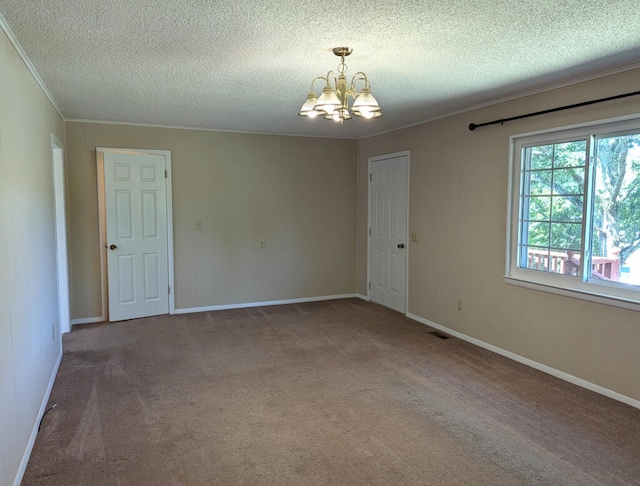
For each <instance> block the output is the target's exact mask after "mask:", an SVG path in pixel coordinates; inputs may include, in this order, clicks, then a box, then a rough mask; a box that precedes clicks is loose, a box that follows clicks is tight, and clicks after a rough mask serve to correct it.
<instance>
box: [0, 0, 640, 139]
mask: <svg viewBox="0 0 640 486" xmlns="http://www.w3.org/2000/svg"><path fill="white" fill-rule="evenodd" d="M0 14H2V16H4V18H5V19H6V22H7V23H8V25H9V27H10V28H11V30H12V31H13V33H14V35H15V37H16V38H17V39H18V41H19V43H20V44H21V45H22V47H23V49H24V51H25V52H26V54H27V56H28V57H29V59H30V60H31V62H32V63H33V65H34V66H35V68H36V70H37V72H38V73H39V74H40V76H41V78H42V80H43V81H44V83H45V85H46V86H47V88H48V89H49V91H50V92H51V94H52V96H53V98H54V99H55V101H56V102H57V104H58V106H59V107H60V109H61V110H62V113H63V114H64V116H65V117H66V118H67V119H86V120H104V121H118V122H130V123H144V124H158V125H167V126H181V127H197V128H210V129H219V130H239V131H248V132H264V133H280V134H296V135H319V136H332V137H359V136H365V135H369V134H373V133H380V132H384V131H388V130H392V129H395V128H399V127H402V126H407V125H411V124H415V123H418V122H420V121H424V120H427V119H431V118H435V117H438V116H441V115H444V114H447V113H452V112H456V111H460V110H463V109H466V108H469V107H473V106H477V105H481V104H485V103H488V102H491V101H495V100H499V99H504V98H506V97H511V96H514V95H518V94H521V93H525V92H529V91H532V90H538V89H541V88H544V87H548V86H551V85H557V84H559V83H564V82H567V81H571V80H576V79H579V78H584V77H586V76H591V75H594V74H597V73H602V72H605V71H610V70H615V69H619V68H622V67H628V66H632V65H638V64H640V8H639V4H638V0H562V1H557V0H441V1H435V0H403V1H401V0H385V1H381V0H353V1H350V2H343V1H340V2H338V1H335V0H327V1H325V2H317V1H310V0H279V1H278V0H209V1H205V0H47V1H36V0H0ZM336 46H349V47H351V48H353V54H352V55H351V56H350V57H348V58H347V61H346V62H347V65H348V67H349V69H348V71H347V75H353V74H355V73H356V72H357V71H364V72H365V73H366V74H367V76H368V77H369V81H370V82H371V87H372V93H373V95H374V96H375V97H376V98H377V99H378V102H379V103H380V105H381V106H382V109H383V114H384V116H383V117H382V118H379V119H374V120H364V119H360V118H355V117H354V118H353V119H351V120H348V121H346V122H345V123H344V125H342V126H341V125H339V124H337V123H335V122H330V121H327V120H324V119H314V120H311V119H307V118H303V117H299V116H297V112H298V111H299V109H300V107H301V105H302V103H303V102H304V100H305V97H306V94H307V92H308V91H309V87H310V83H311V80H312V79H313V78H314V77H315V76H318V75H326V73H327V71H329V70H335V69H336V68H337V65H338V62H339V58H337V57H335V56H334V55H333V54H332V53H331V48H333V47H336ZM0 75H1V71H0ZM349 77H350V76H349ZM318 88H319V89H320V90H321V85H319V86H318ZM545 108H548V107H545ZM516 114H517V113H514V115H516ZM481 121H484V120H478V122H481Z"/></svg>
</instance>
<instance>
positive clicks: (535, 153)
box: [527, 145, 553, 170]
mask: <svg viewBox="0 0 640 486" xmlns="http://www.w3.org/2000/svg"><path fill="white" fill-rule="evenodd" d="M527 150H528V151H529V153H530V154H531V167H529V169H531V170H536V169H551V168H552V167H553V145H540V146H538V147H531V148H529V149H527Z"/></svg>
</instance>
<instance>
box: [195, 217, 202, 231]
mask: <svg viewBox="0 0 640 486" xmlns="http://www.w3.org/2000/svg"><path fill="white" fill-rule="evenodd" d="M196 229H197V230H201V229H202V220H201V219H199V220H198V221H196Z"/></svg>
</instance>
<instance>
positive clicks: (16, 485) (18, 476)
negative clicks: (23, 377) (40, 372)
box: [13, 349, 62, 486]
mask: <svg viewBox="0 0 640 486" xmlns="http://www.w3.org/2000/svg"><path fill="white" fill-rule="evenodd" d="M61 362H62V349H61V350H60V354H59V355H58V359H57V360H56V364H55V366H54V367H53V372H52V373H51V379H50V380H49V386H47V391H46V392H45V393H44V397H43V398H42V404H41V405H40V410H38V415H36V422H35V423H34V424H33V430H32V431H31V437H29V442H28V443H27V447H26V449H25V450H24V454H23V455H22V461H21V462H20V467H19V468H18V472H17V473H16V478H15V480H14V481H13V486H20V483H21V482H22V477H23V476H24V472H25V471H26V470H27V464H28V463H29V458H30V457H31V451H32V450H33V444H35V442H36V437H37V436H38V427H39V426H40V420H42V415H43V414H44V412H45V411H46V409H47V403H49V397H50V396H51V390H52V389H53V384H54V383H55V381H56V375H57V374H58V368H60V363H61Z"/></svg>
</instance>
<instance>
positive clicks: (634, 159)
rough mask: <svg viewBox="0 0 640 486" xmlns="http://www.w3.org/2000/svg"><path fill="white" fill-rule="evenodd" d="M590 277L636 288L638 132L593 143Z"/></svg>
mask: <svg viewBox="0 0 640 486" xmlns="http://www.w3.org/2000/svg"><path fill="white" fill-rule="evenodd" d="M595 159H596V167H595V172H596V173H595V184H594V186H595V187H594V204H593V238H592V249H591V251H592V255H593V256H592V266H591V275H590V276H591V277H592V278H596V279H601V280H611V281H615V282H624V283H629V284H634V285H640V253H639V252H638V248H640V132H638V133H633V134H625V135H620V136H610V137H603V138H599V139H597V142H596V157H595Z"/></svg>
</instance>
